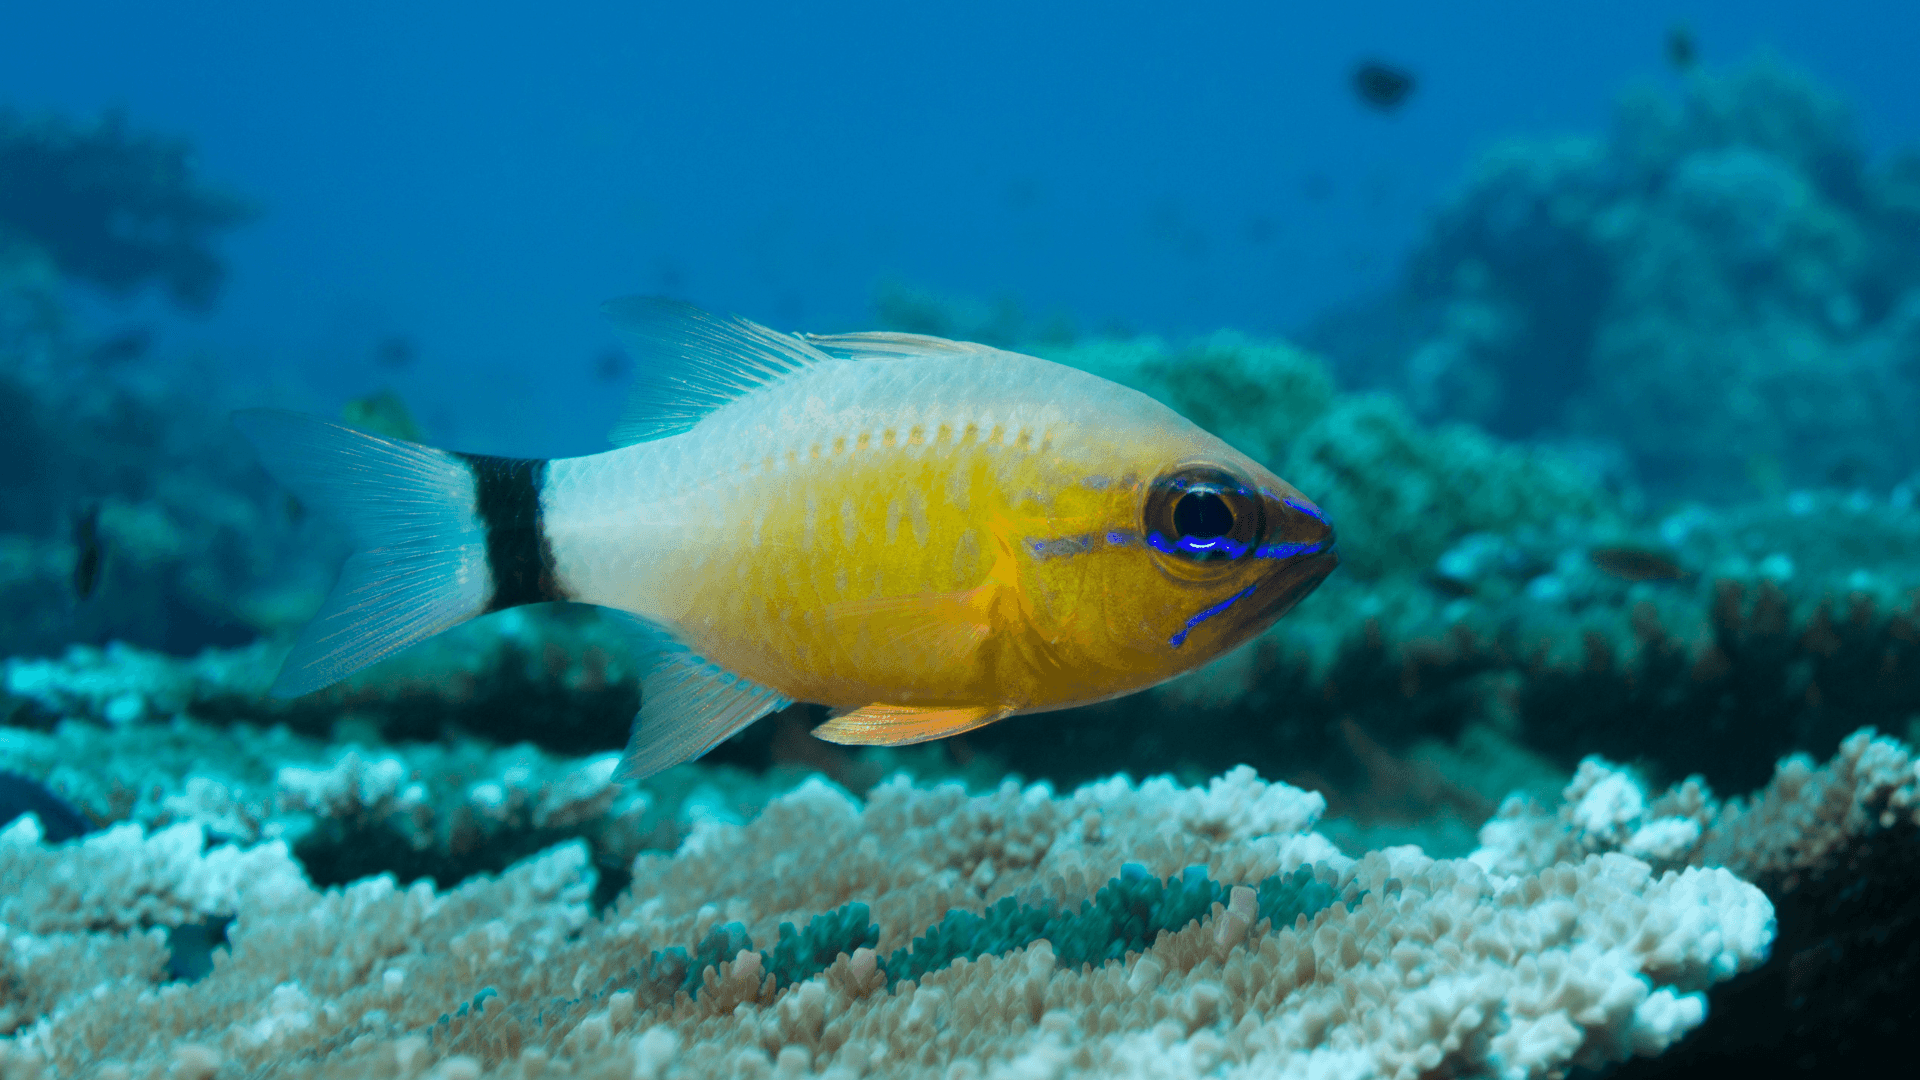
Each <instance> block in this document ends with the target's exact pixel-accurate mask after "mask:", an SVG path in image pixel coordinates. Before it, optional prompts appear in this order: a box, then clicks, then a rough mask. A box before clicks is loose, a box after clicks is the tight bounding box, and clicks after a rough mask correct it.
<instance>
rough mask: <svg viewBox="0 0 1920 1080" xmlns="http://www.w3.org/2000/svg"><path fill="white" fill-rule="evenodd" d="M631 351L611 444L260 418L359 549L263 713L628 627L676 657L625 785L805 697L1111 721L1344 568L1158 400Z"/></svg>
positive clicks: (929, 348) (968, 357)
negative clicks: (487, 618)
mask: <svg viewBox="0 0 1920 1080" xmlns="http://www.w3.org/2000/svg"><path fill="white" fill-rule="evenodd" d="M603 310H604V311H605V312H606V314H607V315H608V316H609V317H610V318H611V319H612V321H613V324H614V328H615V329H616V331H617V332H618V333H619V334H620V336H621V337H622V338H623V339H624V341H625V343H626V344H627V347H628V348H629V350H630V351H631V352H632V353H633V354H634V357H635V361H636V363H635V371H634V377H633V397H632V400H631V403H630V405H629V408H628V411H627V413H626V415H625V418H624V419H622V421H621V422H620V423H619V424H618V425H617V426H616V427H615V429H614V443H615V449H612V450H609V451H606V452H604V453H599V454H592V455H587V456H584V457H573V458H559V459H536V458H507V457H493V456H486V455H480V454H467V453H457V452H451V451H445V450H438V449H434V448H430V447H426V446H421V445H417V444H413V443H409V442H404V441H401V440H396V439H391V438H385V437H381V436H378V435H375V434H372V433H369V432H365V431H360V430H356V429H354V428H351V427H347V426H345V425H341V424H336V423H332V422H330V421H326V420H322V419H320V418H317V417H310V416H302V415H300V414H297V413H287V412H279V411H274V410H258V409H255V410H244V411H242V412H240V413H236V414H235V416H234V423H235V424H236V425H237V426H238V427H239V428H240V429H241V431H242V432H243V433H244V434H246V435H247V436H248V437H249V438H250V439H251V440H252V442H253V443H254V445H255V447H256V449H257V450H258V452H259V455H260V458H261V461H262V464H263V465H264V466H265V467H266V469H267V471H268V472H269V473H270V474H272V475H274V476H276V477H278V478H279V479H280V481H281V482H282V483H283V484H285V485H286V486H288V487H289V488H291V489H292V490H293V491H294V492H295V493H296V494H297V495H298V496H299V497H300V498H301V500H302V501H304V502H305V503H306V504H307V505H309V506H312V507H314V508H315V509H316V510H318V509H322V508H329V509H331V511H332V512H334V513H336V514H337V515H339V516H340V517H341V518H342V519H343V520H344V521H345V523H346V525H347V527H348V531H349V533H350V534H351V536H352V538H353V540H354V544H355V547H356V551H355V553H354V554H353V555H351V556H350V557H349V558H348V560H347V562H346V564H345V566H344V567H343V568H342V570H341V575H340V580H339V583H338V584H337V585H336V586H335V588H334V590H333V592H332V594H331V595H330V596H329V598H328V599H327V601H326V604H325V606H324V607H323V608H322V609H321V612H320V614H319V615H317V616H316V617H315V618H314V620H313V621H312V622H311V623H310V624H309V625H308V626H307V627H306V628H305V629H304V630H303V631H302V632H301V633H300V635H299V636H298V638H297V639H296V641H295V643H294V645H293V648H292V651H291V652H290V653H289V655H288V657H287V659H286V661H285V664H284V665H283V667H282V668H281V671H280V673H279V675H278V677H277V678H276V680H275V682H274V684H273V687H272V689H271V693H272V694H274V695H276V696H280V697H291V696H297V695H301V694H306V693H310V692H312V691H315V690H318V689H321V688H322V687H325V686H327V685H330V684H332V683H334V682H336V681H338V680H340V679H342V678H345V677H346V676H347V675H349V674H351V673H352V672H354V671H357V670H359V669H360V668H362V667H365V666H366V665H368V664H370V663H373V662H374V661H375V660H378V659H380V658H381V657H384V656H387V655H389V654H391V653H393V652H394V651H396V650H398V649H401V648H404V647H406V646H408V645H411V644H413V643H414V642H417V641H420V640H422V639H424V638H427V637H429V636H431V635H433V634H436V633H439V632H441V631H443V630H446V629H447V628H449V627H451V626H454V625H456V624H458V623H461V622H464V621H466V620H467V619H471V618H474V617H476V616H479V615H484V614H487V613H490V612H495V611H500V610H502V609H505V608H511V607H516V606H519V605H523V604H533V603H543V602H552V601H568V602H575V603H584V604H594V605H599V606H601V607H603V608H607V609H611V610H612V611H614V612H616V613H618V614H619V615H620V616H621V617H622V618H623V620H624V621H625V622H626V623H627V624H628V625H630V626H632V627H633V628H634V629H635V630H636V632H637V633H638V634H639V635H640V637H641V639H642V644H644V646H645V647H646V648H647V649H648V650H649V651H650V652H651V653H652V654H653V655H652V662H651V664H650V665H649V667H648V670H647V673H646V674H645V675H644V677H643V680H642V684H641V707H640V711H639V715H638V716H637V717H636V718H635V721H634V725H633V729H632V734H631V737H630V739H629V741H628V744H627V747H626V750H625V753H624V754H623V756H622V760H621V764H620V765H619V767H618V769H617V772H616V775H617V776H618V777H620V778H622V779H624V780H638V779H643V778H645V777H647V776H650V775H652V774H654V773H656V772H659V771H660V770H662V769H665V768H669V767H671V766H673V765H676V764H679V763H681V762H683V761H688V760H691V759H693V758H696V757H699V756H700V755H701V754H704V753H705V752H707V751H708V750H709V749H711V748H712V747H713V746H715V745H717V744H718V743H720V742H721V741H722V740H724V739H726V738H728V737H729V736H731V735H733V734H734V733H735V732H737V731H739V730H741V729H742V728H744V727H745V726H746V725H748V724H750V723H752V722H753V721H754V720H757V719H759V718H760V717H762V716H765V715H767V714H769V713H772V712H774V711H776V710H779V709H782V708H785V707H786V706H788V705H790V704H793V703H795V702H811V703H817V704H822V705H826V706H828V707H829V709H830V710H831V711H830V713H829V719H828V720H827V721H826V722H825V723H823V724H821V725H820V726H819V727H817V728H815V729H814V730H813V734H814V735H815V736H816V737H818V738H821V739H824V740H826V741H828V742H834V743H840V744H843V745H886V746H897V745H904V744H908V743H917V742H923V741H926V740H930V739H937V738H942V737H945V736H949V735H955V734H959V733H961V732H965V731H970V730H973V729H976V728H979V727H982V726H984V725H986V724H991V723H994V722H996V721H998V720H1001V719H1004V718H1006V717H1009V716H1016V715H1022V714H1028V713H1040V712H1047V711H1052V710H1057V709H1064V708H1069V707H1072V706H1076V705H1085V704H1091V703H1094V702H1099V701H1106V700H1109V699H1112V698H1117V697H1120V696H1123V695H1126V694H1130V693H1134V692H1136V691H1139V690H1143V689H1146V688H1148V687H1151V686H1154V685H1156V684H1158V683H1161V682H1164V681H1166V680H1168V679H1171V678H1173V677H1174V676H1176V675H1179V674H1181V673H1183V672H1186V671H1190V670H1192V669H1194V668H1196V667H1198V666H1200V665H1201V664H1204V663H1206V662H1207V661H1209V660H1212V659H1214V658H1215V657H1218V656H1220V655H1222V654H1224V653H1226V652H1228V651H1230V650H1232V649H1234V648H1236V647H1238V646H1240V645H1242V644H1244V643H1246V642H1247V641H1249V640H1250V639H1252V638H1253V637H1254V636H1255V635H1257V634H1259V633H1260V632H1261V631H1263V630H1265V629H1266V628H1267V627H1268V626H1270V625H1272V623H1273V622H1274V621H1275V620H1277V619H1278V618H1280V617H1281V616H1282V615H1283V614H1285V613H1286V612H1287V611H1288V610H1289V609H1291V608H1292V607H1293V606H1294V605H1295V604H1297V603H1298V602H1299V601H1300V600H1301V599H1302V598H1303V597H1305V596H1306V595H1308V594H1309V593H1311V592H1312V591H1313V590H1314V589H1315V588H1316V587H1317V586H1318V585H1319V584H1320V582H1321V581H1322V580H1324V579H1325V578H1326V576H1327V575H1328V574H1329V573H1331V572H1332V571H1333V569H1334V568H1335V567H1336V566H1337V565H1338V561H1339V559H1338V553H1337V550H1336V547H1335V538H1334V531H1333V527H1332V526H1331V525H1330V524H1329V523H1328V521H1327V517H1326V515H1325V514H1324V513H1323V512H1322V511H1321V510H1320V508H1319V507H1318V506H1316V505H1315V504H1314V503H1312V502H1311V501H1310V500H1308V499H1307V497H1306V496H1305V495H1304V494H1302V493H1301V492H1300V491H1299V490H1298V489H1296V488H1294V487H1293V486H1292V485H1290V484H1288V483H1287V482H1286V481H1284V480H1282V479H1280V478H1279V477H1278V476H1275V475H1274V474H1273V473H1271V472H1269V471H1268V470H1267V469H1266V468H1265V467H1264V466H1262V465H1260V464H1259V463H1258V462H1256V461H1254V460H1253V459H1252V458H1250V457H1248V456H1247V455H1245V454H1243V453H1241V452H1239V451H1238V450H1235V449H1233V448H1232V447H1230V446H1228V445H1227V444H1226V443H1225V442H1223V441H1221V440H1220V439H1219V438H1217V437H1215V436H1213V435H1211V434H1209V433H1207V432H1206V431H1204V430H1202V429H1201V428H1199V427H1198V426H1197V425H1195V424H1193V423H1192V422H1191V421H1189V420H1187V419H1185V418H1184V417H1182V416H1180V415H1179V414H1178V413H1175V412H1174V411H1173V410H1172V409H1170V408H1168V407H1167V406H1165V405H1163V404H1161V403H1160V402H1158V401H1155V400H1154V399H1153V398H1150V397H1148V396H1146V395H1145V394H1142V393H1140V392H1138V391H1135V390H1132V389H1130V388H1127V387H1123V386H1120V385H1119V384H1117V383H1113V382H1109V381H1107V380H1105V379H1102V378H1099V377H1098V376H1095V375H1092V374H1090V373H1087V372H1084V371H1080V370H1077V369H1074V368H1070V367H1066V366H1063V365H1060V364H1056V363H1052V362H1050V361H1047V360H1043V359H1040V358H1038V357H1033V356H1027V355H1023V354H1020V353H1015V352H1010V351H1006V350H1002V349H997V348H992V347H989V346H986V345H979V344H973V343H967V342H957V341H949V340H946V339H943V338H935V337H927V336H922V335H917V334H906V333H893V332H871V333H853V334H835V335H824V336H822V335H806V334H785V333H780V332H777V331H775V330H772V329H769V328H767V327H765V326H761V325H759V324H757V323H753V322H750V321H748V320H745V319H742V318H738V317H734V316H715V315H712V314H709V313H707V312H705V311H702V310H701V309H699V308H697V307H693V306H692V305H689V304H684V303H682V302H679V301H673V300H666V299H662V298H657V297H628V298H624V299H621V300H616V301H610V302H609V303H608V304H607V305H606V306H605V307H604V309H603Z"/></svg>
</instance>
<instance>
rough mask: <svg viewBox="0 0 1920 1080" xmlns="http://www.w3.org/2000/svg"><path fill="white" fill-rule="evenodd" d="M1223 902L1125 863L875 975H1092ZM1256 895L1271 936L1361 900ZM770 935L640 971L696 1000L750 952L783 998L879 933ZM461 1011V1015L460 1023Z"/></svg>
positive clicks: (860, 916)
mask: <svg viewBox="0 0 1920 1080" xmlns="http://www.w3.org/2000/svg"><path fill="white" fill-rule="evenodd" d="M1230 892H1231V889H1230V888H1229V887H1228V886H1225V885H1222V884H1220V883H1218V882H1216V881H1214V880H1213V879H1212V878H1211V877H1209V876H1208V875H1207V868H1206V866H1204V865H1194V866H1189V867H1187V868H1186V869H1185V870H1183V871H1181V872H1180V873H1179V874H1177V875H1174V876H1171V877H1168V878H1167V879H1166V880H1165V881H1162V880H1160V879H1159V878H1156V877H1154V876H1153V875H1152V874H1151V873H1149V872H1148V871H1147V868H1146V867H1145V866H1143V865H1141V864H1139V863H1127V864H1126V865H1125V866H1123V867H1121V869H1120V875H1119V876H1118V877H1115V878H1113V879H1111V880H1109V881H1108V882H1107V884H1106V885H1105V886H1104V887H1103V888H1101V889H1100V891H1099V892H1097V893H1095V894H1094V895H1093V897H1092V898H1091V899H1089V900H1086V901H1083V902H1082V903H1081V905H1080V907H1079V910H1078V911H1066V910H1062V909H1060V908H1059V907H1057V906H1056V905H1055V904H1053V903H1052V902H1051V901H1045V900H1043V901H1042V902H1041V903H1039V904H1023V903H1021V902H1020V901H1019V900H1018V899H1017V898H1015V897H1012V896H1006V897H1002V898H1001V899H1000V901H999V902H998V903H996V904H994V905H992V906H991V907H989V908H988V909H987V910H986V913H985V914H983V915H976V914H974V913H973V912H971V911H964V910H961V909H958V908H955V909H953V910H950V911H948V912H947V913H946V915H945V916H944V917H943V918H942V919H941V920H940V922H938V923H937V924H935V925H933V926H930V927H928V928H927V930H926V932H925V933H924V934H922V935H920V936H919V937H916V938H914V939H913V944H912V946H911V947H907V948H901V949H896V950H894V952H893V954H892V955H891V956H889V957H888V958H887V960H886V962H885V963H884V964H882V965H881V968H882V970H884V971H885V972H886V977H887V982H888V983H896V982H900V981H903V980H907V979H921V978H924V977H925V976H926V975H927V974H928V973H929V972H933V971H939V970H941V969H942V968H945V967H947V966H949V965H951V964H952V963H953V962H954V961H955V960H978V959H979V958H980V957H982V956H989V955H993V956H1004V955H1007V954H1010V953H1014V952H1018V951H1019V950H1021V949H1024V948H1026V947H1028V946H1029V945H1032V944H1033V943H1035V942H1037V941H1041V940H1046V941H1048V942H1049V943H1051V944H1052V946H1053V955H1054V957H1055V959H1056V960H1057V961H1058V962H1059V963H1062V964H1065V965H1067V966H1068V967H1079V966H1081V965H1083V964H1090V965H1093V966H1095V967H1098V966H1100V965H1102V964H1105V963H1108V962H1111V961H1115V960H1125V959H1126V958H1127V956H1128V954H1130V953H1140V952H1145V951H1146V950H1147V949H1148V948H1150V947H1151V946H1152V945H1153V943H1154V942H1155V941H1156V940H1157V939H1158V938H1159V936H1160V935H1162V934H1170V933H1173V932H1175V931H1178V930H1181V929H1183V928H1185V927H1186V926H1187V925H1188V924H1189V923H1195V922H1204V921H1206V920H1207V919H1208V918H1210V917H1211V916H1212V913H1213V909H1214V906H1215V905H1220V906H1222V907H1224V906H1225V905H1226V903H1227V900H1228V894H1229V893H1230ZM1255 894H1256V896H1257V897H1258V908H1257V915H1256V916H1255V920H1254V921H1256V922H1257V921H1259V920H1262V919H1264V920H1267V921H1268V922H1269V923H1270V924H1271V925H1273V926H1275V927H1285V926H1291V925H1293V924H1294V922H1295V921H1296V920H1298V919H1301V918H1305V919H1309V920H1311V919H1312V918H1314V916H1316V915H1318V914H1319V913H1320V912H1321V911H1322V910H1324V909H1325V908H1326V907H1327V906H1328V905H1329V904H1332V903H1334V902H1335V901H1336V900H1338V901H1342V902H1344V903H1345V904H1346V905H1347V907H1348V908H1349V909H1351V908H1352V907H1354V906H1355V905H1357V904H1358V903H1359V902H1360V897H1361V895H1362V893H1361V891H1360V890H1358V889H1356V888H1354V887H1352V885H1351V883H1349V884H1348V886H1347V887H1346V888H1345V889H1342V888H1340V887H1339V886H1338V885H1337V884H1336V882H1335V881H1334V880H1333V879H1332V875H1330V874H1328V875H1324V876H1322V875H1316V874H1315V873H1314V870H1313V868H1312V867H1309V866H1300V867H1297V868H1296V869H1295V870H1294V871H1293V872H1292V873H1290V874H1274V875H1271V876H1269V877H1268V878H1266V879H1265V880H1263V881H1261V882H1260V884H1259V885H1258V886H1257V887H1256V889H1255ZM779 934H780V940H779V942H778V943H777V944H775V945H774V947H773V949H772V950H771V951H769V950H755V948H754V943H753V938H752V937H751V936H750V935H749V934H748V933H747V928H746V926H745V925H744V924H742V923H739V922H728V923H721V924H720V925H717V926H715V927H714V928H713V929H711V930H709V931H707V933H706V935H705V936H704V937H702V938H701V939H700V941H699V943H698V944H697V945H695V946H694V947H693V949H692V950H691V951H689V950H687V949H685V948H681V947H678V946H675V947H671V948H667V949H662V950H657V951H655V952H654V953H652V954H651V955H650V956H649V958H648V962H647V968H646V970H647V972H648V973H650V975H653V976H656V977H658V976H664V977H666V978H669V979H670V978H672V977H673V974H672V973H678V977H679V979H680V989H682V990H684V991H686V992H687V993H688V994H689V995H690V996H693V997H698V996H699V992H700V988H701V985H702V978H703V974H704V972H705V971H706V969H708V968H715V969H717V968H719V967H720V965H722V964H724V963H727V962H729V961H733V960H736V959H737V958H738V957H739V955H740V954H741V953H743V952H747V953H751V952H756V951H757V952H758V953H759V956H760V969H761V970H762V971H764V972H766V973H767V974H768V975H770V976H771V977H772V978H773V980H774V985H775V986H777V987H782V988H784V987H788V986H792V985H794V984H796V983H802V982H805V981H806V980H808V979H811V978H813V977H814V976H815V975H818V974H820V973H821V972H823V971H825V970H827V969H828V968H829V967H832V966H833V964H834V961H835V960H837V959H838V958H839V957H840V956H842V955H851V954H852V953H853V952H854V951H855V950H856V949H871V948H873V946H874V945H875V943H877V942H878V941H879V939H880V928H879V927H878V926H875V925H873V923H872V922H871V920H870V917H869V910H868V908H867V905H865V904H862V903H858V902H853V903H847V904H843V905H841V906H840V907H838V908H836V909H834V910H833V911H830V912H827V913H825V914H821V915H815V916H814V917H813V918H812V919H810V920H809V921H808V922H807V927H806V929H805V930H796V929H795V928H794V925H793V923H791V922H783V923H781V924H780V929H779ZM640 977H641V976H640V971H639V969H635V970H634V971H633V972H631V973H630V974H629V980H628V981H638V980H639V979H640ZM464 1009H465V1007H464V1006H462V1011H463V1014H464Z"/></svg>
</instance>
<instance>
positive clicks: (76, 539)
mask: <svg viewBox="0 0 1920 1080" xmlns="http://www.w3.org/2000/svg"><path fill="white" fill-rule="evenodd" d="M73 547H74V558H73V595H74V596H75V597H76V598H77V599H80V600H85V599H87V598H89V597H91V596H92V595H93V590H94V589H96V588H98V587H99V585H100V568H101V564H102V563H103V562H105V560H106V552H105V550H104V548H103V547H102V545H101V543H100V504H99V503H92V504H89V505H88V506H87V508H86V509H84V510H82V511H80V512H79V513H78V514H75V515H74V516H73Z"/></svg>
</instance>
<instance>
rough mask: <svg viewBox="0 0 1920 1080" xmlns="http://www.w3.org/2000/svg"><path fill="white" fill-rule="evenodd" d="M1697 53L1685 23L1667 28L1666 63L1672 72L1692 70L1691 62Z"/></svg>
mask: <svg viewBox="0 0 1920 1080" xmlns="http://www.w3.org/2000/svg"><path fill="white" fill-rule="evenodd" d="M1699 52H1700V50H1699V47H1698V46H1697V45H1696V44H1695V43H1694V40H1693V30H1692V28H1691V27H1689V26H1687V25H1686V24H1685V23H1675V24H1673V25H1672V26H1670V27H1668V28H1667V63H1669V64H1671V65H1672V66H1673V70H1675V71H1681V72H1684V71H1691V70H1693V62H1694V60H1695V58H1696V57H1698V55H1699Z"/></svg>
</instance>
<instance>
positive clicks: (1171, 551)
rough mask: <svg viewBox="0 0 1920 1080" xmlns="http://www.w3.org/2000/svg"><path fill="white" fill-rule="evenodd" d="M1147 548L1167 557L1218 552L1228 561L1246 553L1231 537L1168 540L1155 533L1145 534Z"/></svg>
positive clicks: (1243, 545) (1244, 547)
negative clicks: (1160, 552)
mask: <svg viewBox="0 0 1920 1080" xmlns="http://www.w3.org/2000/svg"><path fill="white" fill-rule="evenodd" d="M1147 546H1148V547H1150V548H1152V549H1153V550H1155V551H1163V552H1166V553H1167V554H1168V555H1208V554H1213V553H1215V552H1218V553H1220V554H1222V555H1225V556H1226V557H1227V558H1228V559H1229V560H1233V559H1237V558H1239V557H1240V556H1242V555H1245V554H1246V553H1247V545H1245V544H1243V543H1241V542H1240V541H1238V540H1235V539H1234V538H1233V537H1231V536H1182V537H1180V538H1178V539H1176V540H1168V539H1167V538H1166V537H1164V536H1161V535H1160V534H1159V533H1157V532H1150V533H1148V534H1147Z"/></svg>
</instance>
